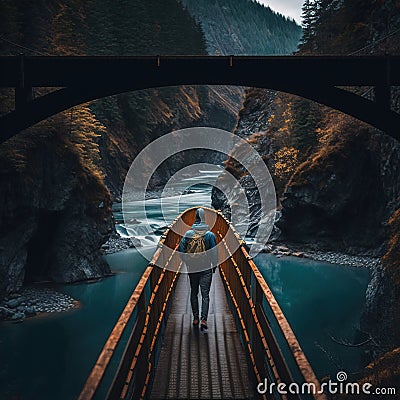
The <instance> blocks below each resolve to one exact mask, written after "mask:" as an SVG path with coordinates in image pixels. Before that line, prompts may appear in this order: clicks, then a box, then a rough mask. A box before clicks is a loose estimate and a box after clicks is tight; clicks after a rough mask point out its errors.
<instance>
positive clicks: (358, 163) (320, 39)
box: [213, 0, 400, 376]
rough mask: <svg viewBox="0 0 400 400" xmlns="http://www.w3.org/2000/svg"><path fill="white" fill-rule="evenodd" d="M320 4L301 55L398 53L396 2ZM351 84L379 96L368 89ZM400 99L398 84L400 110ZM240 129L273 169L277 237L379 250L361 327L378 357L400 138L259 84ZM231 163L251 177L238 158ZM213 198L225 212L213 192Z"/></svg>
mask: <svg viewBox="0 0 400 400" xmlns="http://www.w3.org/2000/svg"><path fill="white" fill-rule="evenodd" d="M314 4H315V7H316V10H317V11H316V10H315V9H314V10H312V12H313V13H314V14H312V18H310V19H309V20H308V25H306V26H305V30H306V31H307V39H303V44H302V45H301V46H300V53H301V54H310V53H313V54H324V53H328V54H335V53H336V54H349V53H354V52H356V54H360V55H362V54H384V53H385V52H389V53H391V54H399V52H400V48H399V41H398V34H399V33H398V27H399V26H400V18H399V13H398V10H399V2H398V1H387V2H380V1H367V2H365V1H362V2H361V1H346V0H345V1H342V2H337V1H324V0H323V1H316V2H314ZM396 32H397V33H396ZM349 90H353V91H355V92H356V93H358V94H359V95H363V96H373V94H372V90H371V88H349ZM399 100H400V95H399V91H398V88H393V89H392V109H393V110H395V111H397V112H400V108H399ZM236 132H237V133H238V134H240V135H241V136H243V137H247V138H248V139H249V141H250V142H252V143H253V144H254V146H255V147H256V148H257V150H258V151H259V152H261V154H262V155H263V157H264V160H265V161H266V163H267V165H268V166H269V168H270V171H271V173H272V175H273V179H274V182H275V184H276V188H277V195H278V202H279V207H280V211H279V215H281V217H280V219H279V221H278V222H277V224H276V225H277V228H278V229H276V231H275V234H274V235H273V239H275V240H276V239H278V240H281V241H286V242H297V243H300V244H301V246H302V247H312V248H313V249H322V250H332V251H344V252H347V253H352V254H368V255H374V256H382V265H381V266H379V267H378V268H376V269H374V270H373V271H372V274H373V279H372V281H371V284H370V285H369V288H368V291H367V305H366V309H365V312H364V316H363V321H362V325H363V328H364V330H367V331H369V332H370V333H371V335H372V337H373V338H374V340H376V341H378V342H380V344H381V346H382V347H380V348H379V349H377V348H375V354H377V353H379V352H382V349H384V350H391V349H392V348H393V347H394V346H399V345H400V330H399V329H400V328H399V327H400V324H399V323H398V315H399V309H398V298H399V287H400V280H399V279H398V274H399V271H400V264H399V262H400V261H399V257H398V254H399V248H400V246H399V234H398V232H399V211H398V209H399V206H400V203H399V201H400V144H399V143H398V142H397V141H395V140H394V139H392V138H390V137H388V136H387V135H385V134H384V133H382V132H379V131H377V130H376V129H374V128H372V127H370V126H368V125H366V124H363V123H361V122H359V121H357V120H355V119H353V118H351V117H348V116H345V115H343V114H341V113H339V112H336V111H334V110H331V109H328V108H327V107H323V106H320V105H318V104H315V103H312V102H309V101H307V100H304V99H301V98H298V97H295V96H291V95H288V94H284V93H272V92H270V91H265V90H259V89H251V90H249V91H247V93H246V98H245V102H244V108H243V109H242V110H241V112H240V115H239V121H238V124H237V127H236ZM226 168H227V169H228V170H230V172H232V173H234V174H236V176H237V177H239V178H240V180H241V181H243V180H245V179H246V174H245V172H244V171H243V169H242V168H241V167H240V166H239V165H237V164H236V163H235V162H234V161H233V159H230V160H228V162H227V166H226ZM213 204H214V206H215V207H217V208H223V209H224V207H225V209H226V208H227V207H226V201H225V199H224V198H223V196H221V195H220V194H218V193H217V192H215V193H214V197H213ZM389 358H390V359H392V357H389ZM396 362H397V361H396ZM388 371H389V370H388V369H387V370H386V372H387V373H389V372H390V371H389V372H388ZM389 375H390V374H389ZM391 376H392V375H391Z"/></svg>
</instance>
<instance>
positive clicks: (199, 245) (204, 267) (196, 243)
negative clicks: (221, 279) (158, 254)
mask: <svg viewBox="0 0 400 400" xmlns="http://www.w3.org/2000/svg"><path fill="white" fill-rule="evenodd" d="M216 245H217V242H216V239H215V235H214V233H213V232H211V231H210V227H209V226H208V225H207V224H206V222H205V212H204V209H203V208H198V209H197V210H196V220H195V223H194V224H193V225H192V227H191V229H189V230H188V231H187V232H186V233H185V235H184V236H183V238H182V240H181V241H180V243H179V248H178V250H179V251H180V255H181V259H182V261H184V263H185V264H186V266H187V269H188V272H189V279H190V304H191V306H192V312H193V325H194V326H197V325H199V323H200V329H201V330H202V331H205V332H207V316H208V309H209V305H210V287H211V281H212V274H213V272H215V270H216V268H217V266H218V249H217V247H216ZM207 250H209V251H207ZM199 287H200V291H201V321H199V298H198V295H199Z"/></svg>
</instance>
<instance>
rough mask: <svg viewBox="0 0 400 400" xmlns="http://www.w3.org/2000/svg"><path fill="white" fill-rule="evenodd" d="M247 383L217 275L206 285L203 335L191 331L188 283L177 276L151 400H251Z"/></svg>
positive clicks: (243, 360) (243, 358) (241, 350)
mask: <svg viewBox="0 0 400 400" xmlns="http://www.w3.org/2000/svg"><path fill="white" fill-rule="evenodd" d="M251 382H252V380H251V378H250V376H249V370H248V367H247V362H246V354H245V351H244V348H243V347H242V345H241V343H240V336H239V334H238V330H237V329H236V326H235V321H234V318H233V315H232V313H231V312H230V310H229V306H228V302H227V299H226V296H225V290H224V286H223V283H222V280H221V277H220V275H219V273H218V272H217V273H215V274H214V275H213V281H212V285H211V291H210V312H209V316H208V333H207V334H203V333H201V332H200V329H199V328H198V327H193V326H192V313H191V307H190V284H189V279H188V277H187V276H186V275H185V276H181V278H180V279H179V282H178V284H177V287H176V289H175V294H174V298H173V303H172V308H171V313H170V315H169V317H168V324H167V328H166V331H165V335H164V342H163V346H162V349H161V354H160V358H159V360H158V364H157V368H156V373H155V378H154V383H153V390H152V392H151V396H150V397H151V399H152V400H158V399H252V398H254V397H255V395H254V388H252V386H251Z"/></svg>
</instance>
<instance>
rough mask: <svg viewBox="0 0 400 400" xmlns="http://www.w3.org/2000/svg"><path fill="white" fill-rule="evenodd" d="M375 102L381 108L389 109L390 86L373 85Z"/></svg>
mask: <svg viewBox="0 0 400 400" xmlns="http://www.w3.org/2000/svg"><path fill="white" fill-rule="evenodd" d="M374 94H375V103H376V104H377V105H378V106H379V108H381V109H383V110H390V107H391V87H390V86H389V85H381V86H375V88H374Z"/></svg>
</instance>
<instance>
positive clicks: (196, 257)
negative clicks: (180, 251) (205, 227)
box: [186, 233, 207, 264]
mask: <svg viewBox="0 0 400 400" xmlns="http://www.w3.org/2000/svg"><path fill="white" fill-rule="evenodd" d="M206 250H207V248H206V243H205V241H204V235H201V234H200V233H195V234H194V235H193V236H192V237H191V238H190V240H189V242H188V244H187V246H186V254H187V261H188V263H189V264H194V263H196V262H201V261H203V260H204V255H205V253H204V252H205V251H206Z"/></svg>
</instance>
